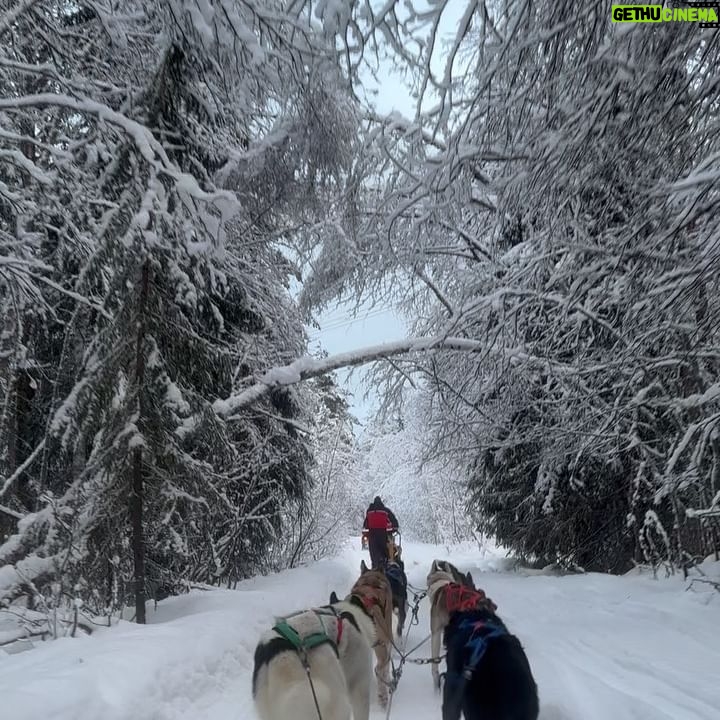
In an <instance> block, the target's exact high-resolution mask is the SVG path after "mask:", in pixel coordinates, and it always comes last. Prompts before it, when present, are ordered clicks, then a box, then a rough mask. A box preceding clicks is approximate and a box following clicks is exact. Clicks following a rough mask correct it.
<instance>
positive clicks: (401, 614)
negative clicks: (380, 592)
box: [385, 558, 408, 637]
mask: <svg viewBox="0 0 720 720" xmlns="http://www.w3.org/2000/svg"><path fill="white" fill-rule="evenodd" d="M385 575H386V576H387V579H388V581H389V582H390V589H391V590H392V605H393V611H394V610H397V614H398V622H397V627H396V628H395V632H396V633H397V636H398V637H402V634H403V627H404V626H405V618H406V617H407V610H408V592H407V576H406V575H405V568H404V566H403V563H402V561H401V560H400V559H399V558H398V560H388V561H387V562H386V563H385Z"/></svg>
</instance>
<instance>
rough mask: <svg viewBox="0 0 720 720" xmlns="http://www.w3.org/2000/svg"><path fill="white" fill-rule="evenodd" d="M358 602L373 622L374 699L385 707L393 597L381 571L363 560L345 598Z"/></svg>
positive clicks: (388, 680) (388, 674)
mask: <svg viewBox="0 0 720 720" xmlns="http://www.w3.org/2000/svg"><path fill="white" fill-rule="evenodd" d="M346 600H347V601H348V602H352V603H355V604H356V605H359V606H360V607H362V608H363V609H365V611H366V612H367V614H368V616H369V617H370V618H372V620H373V622H374V623H375V632H376V639H375V642H374V644H373V649H374V650H375V659H376V664H375V677H376V678H377V681H378V700H379V701H380V705H381V706H382V707H387V703H388V688H389V683H390V657H391V653H392V642H393V641H392V631H393V630H392V617H393V598H392V590H391V588H390V581H389V580H388V579H387V576H386V575H385V573H384V571H383V570H371V569H370V568H368V566H367V565H366V564H365V561H364V560H363V561H362V562H361V563H360V577H359V578H358V579H357V580H356V582H355V584H354V585H353V586H352V589H351V590H350V594H349V595H348V597H347V598H346Z"/></svg>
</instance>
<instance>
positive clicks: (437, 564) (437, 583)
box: [427, 560, 475, 691]
mask: <svg viewBox="0 0 720 720" xmlns="http://www.w3.org/2000/svg"><path fill="white" fill-rule="evenodd" d="M450 583H457V584H458V585H465V586H466V587H469V588H473V589H475V583H474V582H473V578H472V575H471V574H470V573H466V574H465V575H463V574H462V573H461V572H460V571H459V570H458V569H457V568H456V567H455V566H454V565H453V564H452V563H451V562H448V561H447V560H433V562H432V565H431V567H430V572H429V573H428V576H427V587H428V600H429V601H430V633H431V638H430V647H431V657H433V658H439V657H440V646H441V644H442V637H443V630H444V629H445V627H446V626H447V624H448V623H449V622H450V613H449V612H448V609H447V605H446V603H445V593H444V592H440V591H441V590H442V589H443V588H444V587H445V586H446V585H449V584H450ZM430 669H431V671H432V677H433V685H434V686H435V689H436V690H438V691H439V690H440V670H439V668H438V663H432V664H431V665H430Z"/></svg>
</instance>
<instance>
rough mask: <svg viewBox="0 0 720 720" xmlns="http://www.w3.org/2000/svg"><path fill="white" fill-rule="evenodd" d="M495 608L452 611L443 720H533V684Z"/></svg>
mask: <svg viewBox="0 0 720 720" xmlns="http://www.w3.org/2000/svg"><path fill="white" fill-rule="evenodd" d="M493 607H494V604H489V603H485V604H482V605H480V606H478V607H477V608H475V609H468V610H463V611H457V612H453V613H452V614H451V616H450V622H449V624H448V625H447V627H446V628H445V632H444V644H445V647H446V650H447V656H446V663H447V672H446V673H445V683H444V687H443V704H442V715H443V720H460V714H461V713H462V714H463V716H464V717H465V720H537V717H538V712H539V702H538V693H537V685H536V683H535V679H534V678H533V675H532V671H531V670H530V663H529V662H528V659H527V656H526V655H525V651H524V650H523V648H522V645H521V644H520V641H519V640H518V639H517V638H516V637H515V636H514V635H511V634H510V632H509V631H508V629H507V627H506V626H505V624H504V623H503V621H502V620H501V619H500V618H499V617H498V616H497V615H496V614H495V612H494V610H493Z"/></svg>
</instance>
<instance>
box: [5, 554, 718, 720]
mask: <svg viewBox="0 0 720 720" xmlns="http://www.w3.org/2000/svg"><path fill="white" fill-rule="evenodd" d="M357 545H358V541H357V540H353V541H352V542H351V543H350V544H349V545H348V547H347V548H346V549H345V550H343V552H342V553H341V554H340V555H339V556H338V557H337V558H335V559H332V560H325V561H322V562H319V563H316V564H314V565H312V566H310V567H307V568H300V569H297V570H290V571H286V572H283V573H280V574H278V575H273V576H269V577H261V578H255V579H253V580H249V581H246V582H244V583H242V585H241V586H240V587H239V588H238V590H237V591H223V590H212V591H206V592H203V591H195V592H193V593H192V594H190V595H187V596H184V597H179V598H172V599H169V600H166V601H164V602H162V603H160V605H159V606H158V608H157V610H151V611H150V613H149V621H150V623H151V625H149V626H147V627H138V626H135V625H132V624H129V623H121V624H120V625H119V626H118V627H114V628H112V629H101V630H98V631H96V632H95V633H94V635H93V636H92V637H80V638H75V639H69V638H68V639H63V640H57V641H55V642H47V643H41V644H38V645H37V646H36V648H35V649H33V650H31V651H28V652H23V653H18V654H13V655H6V654H4V653H2V652H0V706H1V707H2V712H1V713H0V715H1V716H2V717H3V718H5V717H7V718H12V720H100V719H102V720H181V719H187V720H190V719H192V720H252V719H253V718H254V717H255V714H254V711H253V705H252V698H251V694H250V678H251V673H252V658H253V653H254V649H255V643H256V640H257V637H258V635H259V634H260V633H261V632H262V631H263V630H264V629H266V628H267V626H268V624H269V623H271V621H272V618H273V615H276V614H282V613H288V612H290V611H292V610H295V609H298V608H304V607H309V606H312V605H318V604H323V603H325V602H327V599H328V596H329V594H330V591H331V590H337V591H338V592H339V593H345V592H346V591H347V590H348V589H349V587H350V585H351V584H352V582H353V581H354V579H355V577H356V576H357V574H358V569H359V563H360V559H361V558H362V557H363V554H362V553H361V551H360V550H359V549H358V547H357ZM404 551H405V552H404V556H405V560H406V566H407V570H408V576H409V580H410V583H411V584H413V585H414V586H416V587H423V586H424V580H425V576H426V574H427V571H428V568H429V565H430V562H431V561H432V559H433V558H434V557H444V558H450V559H451V560H452V561H453V562H455V564H456V565H458V566H459V567H460V568H461V569H463V570H472V571H473V575H474V577H475V580H476V583H477V584H478V585H479V586H481V587H483V588H484V589H485V590H486V592H487V593H488V594H489V595H490V596H491V597H492V598H493V599H494V600H495V602H496V603H497V604H498V607H499V610H498V612H499V614H500V615H501V617H502V618H503V619H504V620H505V621H506V623H507V624H508V626H509V627H510V629H511V631H513V632H514V633H516V634H517V635H518V636H519V637H520V639H521V640H522V642H523V644H524V645H525V648H526V651H527V653H528V657H529V659H530V663H531V665H532V668H533V672H534V675H535V678H536V680H537V682H538V686H539V690H540V699H541V708H542V709H541V718H542V720H718V718H720V594H718V593H716V592H713V591H711V590H705V589H703V588H698V590H697V591H690V592H685V591H684V589H685V587H686V585H687V584H686V583H684V582H683V581H682V580H680V579H679V578H671V579H669V580H659V581H656V580H653V579H652V578H649V577H647V576H626V577H622V578H618V577H610V576H604V575H596V574H590V575H575V576H566V577H553V576H545V575H527V574H524V573H522V572H513V571H511V570H509V569H507V568H508V563H506V562H505V561H504V560H503V559H502V557H501V554H499V553H498V552H497V551H487V552H480V551H478V550H477V549H476V548H475V549H473V548H472V547H470V546H465V547H462V548H458V547H455V548H449V549H448V548H444V547H437V546H433V545H420V544H411V543H405V547H404ZM428 632H429V619H428V607H427V601H426V600H425V601H423V603H422V605H421V609H420V624H419V625H418V626H414V627H412V628H411V630H410V634H409V638H408V645H407V647H412V646H413V645H415V644H416V643H418V642H420V641H421V640H422V639H423V638H424V637H425V636H426V635H427V634H428ZM428 655H429V643H426V644H424V645H423V646H422V647H421V648H420V649H419V650H418V651H417V652H416V654H415V656H416V657H427V656H428ZM372 717H373V720H380V719H381V718H384V717H385V713H384V712H383V711H381V710H380V708H379V707H378V706H377V704H375V705H374V708H373V715H372ZM391 718H393V719H394V720H431V719H432V720H438V719H439V718H440V699H439V696H437V695H435V694H434V692H433V689H432V684H431V677H430V669H429V667H428V666H427V665H406V666H405V668H404V672H403V675H402V678H401V680H400V684H399V687H398V690H397V692H396V694H395V697H394V700H393V705H392V714H391ZM288 720H292V719H291V718H289V719H288Z"/></svg>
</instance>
